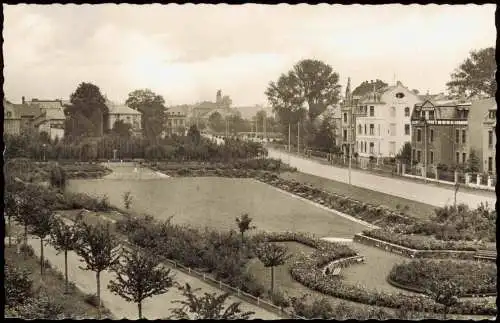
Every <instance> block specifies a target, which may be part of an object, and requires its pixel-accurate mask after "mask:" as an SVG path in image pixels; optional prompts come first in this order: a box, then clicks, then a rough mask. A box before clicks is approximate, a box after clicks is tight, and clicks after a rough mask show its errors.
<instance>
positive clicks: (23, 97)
mask: <svg viewBox="0 0 500 323" xmlns="http://www.w3.org/2000/svg"><path fill="white" fill-rule="evenodd" d="M21 99H22V103H23V104H24V102H25V101H24V96H23V97H22V98H21Z"/></svg>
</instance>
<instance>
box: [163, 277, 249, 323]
mask: <svg viewBox="0 0 500 323" xmlns="http://www.w3.org/2000/svg"><path fill="white" fill-rule="evenodd" d="M179 289H180V290H181V291H182V293H183V296H184V297H185V298H186V299H185V300H182V301H172V303H174V304H175V303H177V304H181V307H180V308H176V309H173V310H172V313H173V315H172V318H174V319H195V320H198V319H207V320H236V319H241V320H248V319H250V317H251V316H252V315H253V314H255V312H250V311H249V312H243V311H242V310H241V309H240V306H241V302H234V303H232V304H231V305H229V306H227V307H225V306H224V304H225V303H226V301H227V299H228V298H229V293H225V294H221V295H219V296H217V294H216V293H211V294H210V293H205V294H204V296H197V295H196V294H195V292H196V291H198V290H199V289H195V290H193V289H191V286H190V285H189V284H188V283H186V285H185V286H181V287H179Z"/></svg>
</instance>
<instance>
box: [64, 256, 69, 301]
mask: <svg viewBox="0 0 500 323" xmlns="http://www.w3.org/2000/svg"><path fill="white" fill-rule="evenodd" d="M64 284H65V285H64V290H65V291H66V294H69V286H68V250H64Z"/></svg>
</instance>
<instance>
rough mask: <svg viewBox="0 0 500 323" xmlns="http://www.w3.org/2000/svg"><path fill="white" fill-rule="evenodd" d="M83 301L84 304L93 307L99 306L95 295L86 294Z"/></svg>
mask: <svg viewBox="0 0 500 323" xmlns="http://www.w3.org/2000/svg"><path fill="white" fill-rule="evenodd" d="M83 300H84V301H85V303H87V304H89V305H91V306H94V307H98V306H99V299H98V298H97V295H96V294H86V295H85V296H84V298H83Z"/></svg>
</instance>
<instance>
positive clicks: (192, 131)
mask: <svg viewBox="0 0 500 323" xmlns="http://www.w3.org/2000/svg"><path fill="white" fill-rule="evenodd" d="M187 137H188V138H189V139H190V141H191V142H192V143H194V144H199V143H200V140H201V135H200V131H199V130H198V128H197V127H196V125H192V126H191V127H189V130H188V134H187Z"/></svg>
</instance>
